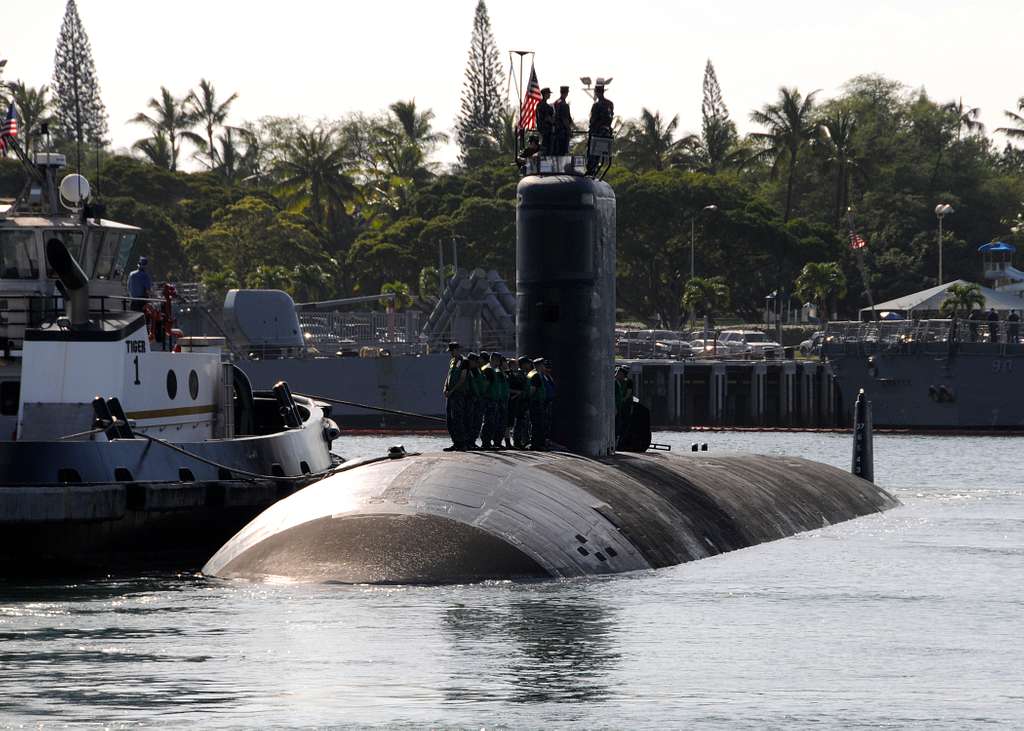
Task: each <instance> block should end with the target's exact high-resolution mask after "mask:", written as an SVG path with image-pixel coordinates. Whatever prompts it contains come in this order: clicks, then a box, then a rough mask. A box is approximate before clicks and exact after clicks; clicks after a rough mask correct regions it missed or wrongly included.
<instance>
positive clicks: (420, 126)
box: [388, 99, 448, 154]
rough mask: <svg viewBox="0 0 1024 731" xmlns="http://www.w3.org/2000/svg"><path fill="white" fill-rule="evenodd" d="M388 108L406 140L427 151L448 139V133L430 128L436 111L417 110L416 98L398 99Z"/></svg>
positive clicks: (432, 149)
mask: <svg viewBox="0 0 1024 731" xmlns="http://www.w3.org/2000/svg"><path fill="white" fill-rule="evenodd" d="M388 109H390V110H391V114H392V115H393V116H394V120H395V122H397V123H398V126H399V127H400V128H401V129H402V132H403V133H404V134H405V138H406V140H407V141H408V142H411V143H412V144H414V145H416V146H417V147H419V148H420V149H422V150H424V151H425V152H426V153H428V154H429V153H431V152H433V151H434V149H435V148H436V147H437V146H438V145H440V144H442V143H444V142H447V141H448V135H446V134H445V133H444V132H434V131H433V130H431V128H430V126H431V122H433V120H434V112H433V111H432V110H430V109H427V110H425V111H422V112H420V111H417V110H416V100H415V99H410V100H409V101H397V102H395V103H394V104H392V105H391V106H390V107H388Z"/></svg>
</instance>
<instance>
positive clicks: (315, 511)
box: [203, 452, 898, 584]
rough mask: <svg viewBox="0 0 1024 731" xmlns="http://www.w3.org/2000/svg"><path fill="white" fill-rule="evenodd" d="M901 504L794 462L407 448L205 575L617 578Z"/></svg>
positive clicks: (333, 481)
mask: <svg viewBox="0 0 1024 731" xmlns="http://www.w3.org/2000/svg"><path fill="white" fill-rule="evenodd" d="M896 505H898V501H897V500H896V499H895V498H893V497H892V496H891V495H889V494H888V493H887V492H886V491H885V490H883V489H881V488H879V487H877V486H876V485H874V484H872V483H870V482H867V481H866V480H862V479H860V478H858V477H855V476H853V475H851V474H849V473H846V472H843V471H841V470H838V469H835V468H833V467H830V466H828V465H823V464H820V463H816V462H811V461H808V460H804V459H800V458H793V457H767V456H760V455H757V456H755V455H745V454H729V455H714V456H711V455H707V454H699V455H696V454H695V455H686V456H675V455H666V454H657V453H655V454H635V455H633V454H631V455H625V454H619V455H615V456H612V457H606V458H600V459H589V458H585V457H580V456H577V455H573V454H569V453H551V452H549V453H530V452H510V453H479V454H478V453H470V454H459V453H454V454H449V453H439V454H424V455H410V456H406V457H402V458H398V459H387V460H379V461H376V462H372V463H369V464H362V465H359V466H356V467H354V468H353V469H350V470H348V471H345V472H342V473H339V474H337V475H334V476H332V477H329V478H327V479H325V480H323V481H321V482H319V483H317V484H315V485H312V486H310V487H308V488H306V489H305V490H302V491H301V492H298V493H296V494H295V495H293V496H291V497H289V498H287V499H286V500H283V501H281V502H279V503H277V504H276V505H274V506H273V507H271V508H270V509H268V510H267V511H265V512H264V513H263V514H262V515H260V516H259V517H258V518H256V519H255V520H254V521H252V522H251V523H250V524H249V525H247V526H246V527H245V528H243V529H242V530H241V531H240V532H239V533H238V534H237V535H235V537H234V538H232V539H231V540H230V541H229V542H228V543H227V544H225V545H224V546H223V547H222V548H221V550H220V551H218V552H217V554H215V555H214V556H213V557H212V558H211V559H210V561H209V562H208V563H207V564H206V566H205V567H204V569H203V571H204V573H206V574H207V575H211V576H216V577H221V578H244V579H250V580H274V579H279V578H284V579H287V580H290V581H299V582H342V583H370V584H381V583H384V584H387V583H460V582H469V581H483V580H488V579H508V578H531V577H536V578H561V577H578V576H588V575H600V574H611V573H618V572H625V571H637V570H646V569H656V568H661V567H666V566H672V565H676V564H679V563H683V562H686V561H693V560H696V559H701V558H706V557H708V556H713V555H716V554H720V553H725V552H727V551H733V550H736V549H740V548H746V547H748V546H753V545H756V544H758V543H763V542H765V541H771V540H776V539H779V538H785V537H787V536H791V535H794V534H796V533H800V532H803V531H808V530H814V529H817V528H822V527H824V526H828V525H831V524H834V523H839V522H842V521H845V520H849V519H851V518H855V517H858V516H863V515H869V514H872V513H878V512H881V511H884V510H887V509H889V508H891V507H894V506H896Z"/></svg>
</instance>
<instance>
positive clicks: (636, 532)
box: [203, 146, 899, 584]
mask: <svg viewBox="0 0 1024 731" xmlns="http://www.w3.org/2000/svg"><path fill="white" fill-rule="evenodd" d="M593 149H594V148H593V146H591V150H592V151H593ZM605 149H607V147H606V148H605ZM592 160H593V158H590V160H588V159H587V158H581V157H572V156H566V157H554V158H548V157H544V158H539V159H534V160H530V161H528V163H530V168H531V169H530V170H528V171H527V174H526V175H525V176H524V177H523V178H522V180H521V181H520V183H519V185H518V188H517V203H516V307H517V311H516V315H517V321H516V340H517V347H518V352H519V353H521V354H525V355H529V356H531V357H534V356H540V355H543V356H544V357H546V358H548V359H550V360H552V361H553V363H554V366H555V370H556V373H557V375H558V395H557V400H556V402H555V408H554V413H553V418H552V424H551V427H550V435H551V439H552V442H553V443H554V444H556V445H558V448H557V449H556V450H555V451H549V452H524V451H514V452H507V451H505V452H448V453H446V452H438V453H427V454H406V453H405V451H404V449H402V448H401V447H393V448H392V449H391V450H389V453H388V454H387V455H382V456H381V457H379V458H374V459H366V460H359V461H354V462H351V463H348V464H345V465H342V466H341V467H340V468H339V469H338V470H337V471H336V472H335V473H334V474H332V475H331V476H329V477H327V478H325V479H323V480H321V481H319V482H317V483H315V484H313V485H310V486H309V487H306V488H304V489H303V490H301V491H299V492H297V493H295V494H293V495H291V496H289V497H287V498H286V499H284V500H282V501H280V502H278V503H276V504H275V505H273V506H271V507H270V508H268V509H267V510H266V511H264V512H263V513H262V514H261V515H259V516H258V517H257V518H255V519H254V520H253V521H252V522H250V523H249V524H248V525H247V526H245V527H244V528H243V529H242V530H241V531H239V532H238V533H237V534H236V535H235V536H234V537H233V538H232V539H231V540H229V541H228V542H227V543H226V544H225V545H224V546H223V547H222V548H221V549H220V550H219V551H218V552H217V553H216V554H215V555H214V556H213V557H212V558H210V560H209V561H208V562H207V564H206V565H205V566H204V568H203V572H204V573H205V574H206V575H208V576H213V577H219V578H240V579H249V580H257V581H259V580H290V581H297V582H339V583H367V584H418V583H421V584H445V583H462V582H474V581H484V580H503V579H521V578H524V579H528V578H562V577H580V576H591V575H601V574H612V573H618V572H626V571H637V570H646V569H656V568H662V567H667V566H673V565H676V564H679V563H683V562H686V561H693V560H697V559H701V558H705V557H708V556H713V555H716V554H720V553H724V552H726V551H732V550H736V549H740V548H745V547H748V546H753V545H756V544H759V543H763V542H765V541H772V540H776V539H780V538H785V537H788V536H792V535H794V534H796V533H799V532H802V531H809V530H815V529H819V528H822V527H825V526H829V525H833V524H835V523H839V522H842V521H846V520H850V519H852V518H856V517H859V516H865V515H871V514H875V513H880V512H882V511H885V510H888V509H890V508H892V507H895V506H896V505H898V504H899V502H898V501H897V500H896V499H895V498H894V497H893V496H892V495H890V494H889V493H887V492H886V491H885V490H883V489H882V488H880V487H878V486H877V485H875V484H874V483H873V482H872V481H871V474H870V469H871V468H870V453H869V449H870V426H869V422H868V428H867V432H866V433H865V432H864V431H863V429H862V428H859V429H858V431H857V434H856V435H855V439H856V440H857V441H856V442H855V444H859V445H860V446H859V452H858V451H857V449H856V448H855V452H854V468H855V470H854V471H855V472H857V473H858V474H854V473H853V472H850V473H848V472H844V471H843V470H840V469H838V468H835V467H832V466H829V465H824V464H821V463H817V462H813V461H810V460H806V459H802V458H798V457H781V456H761V455H753V454H743V453H731V454H726V453H723V454H718V453H714V452H711V453H709V452H697V453H687V454H683V455H675V454H670V453H666V452H664V451H654V452H651V451H647V448H648V447H649V446H650V430H649V427H647V429H646V432H647V433H646V438H643V435H641V438H639V439H633V440H631V441H632V442H634V443H635V442H637V441H639V442H640V443H639V444H638V445H636V444H634V445H633V446H631V447H630V448H631V449H635V450H636V451H631V452H623V451H616V438H615V428H614V418H615V406H614V390H613V383H612V373H613V366H614V353H613V344H614V343H613V337H614V325H615V271H616V252H615V249H616V242H615V210H616V200H615V193H614V191H613V189H612V187H611V185H609V184H608V183H607V182H605V181H604V180H602V179H600V177H599V176H598V175H597V174H595V172H594V168H595V166H593V165H592V164H590V163H591V162H592ZM596 168H597V169H598V170H599V169H600V166H599V165H598V166H596ZM440 377H441V376H440V374H439V378H440ZM861 426H862V427H863V424H862V425H861ZM859 475H864V476H866V477H868V479H864V477H862V476H859Z"/></svg>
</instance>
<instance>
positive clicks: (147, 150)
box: [132, 131, 174, 170]
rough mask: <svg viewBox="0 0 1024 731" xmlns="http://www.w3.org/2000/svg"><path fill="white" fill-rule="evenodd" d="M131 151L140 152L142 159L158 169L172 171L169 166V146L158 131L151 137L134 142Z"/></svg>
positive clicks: (164, 136)
mask: <svg viewBox="0 0 1024 731" xmlns="http://www.w3.org/2000/svg"><path fill="white" fill-rule="evenodd" d="M132 149H133V150H135V151H136V152H141V153H142V155H143V157H145V158H146V159H147V160H149V161H150V162H151V163H153V164H154V165H156V166H157V167H158V168H163V169H165V170H173V169H174V168H173V167H172V166H171V146H170V145H169V144H168V142H167V135H165V134H164V133H163V131H158V132H157V133H156V134H154V135H153V136H152V137H146V138H145V139H141V140H136V141H135V144H133V145H132Z"/></svg>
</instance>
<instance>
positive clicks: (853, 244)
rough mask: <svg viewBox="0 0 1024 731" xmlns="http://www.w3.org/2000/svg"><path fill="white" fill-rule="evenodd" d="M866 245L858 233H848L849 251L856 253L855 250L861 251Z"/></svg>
mask: <svg viewBox="0 0 1024 731" xmlns="http://www.w3.org/2000/svg"><path fill="white" fill-rule="evenodd" d="M867 245H868V242H867V241H865V240H864V238H863V237H862V236H861V235H860V234H859V233H856V232H855V231H851V232H850V248H851V249H853V250H854V251H856V250H857V249H863V248H864V247H865V246H867Z"/></svg>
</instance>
